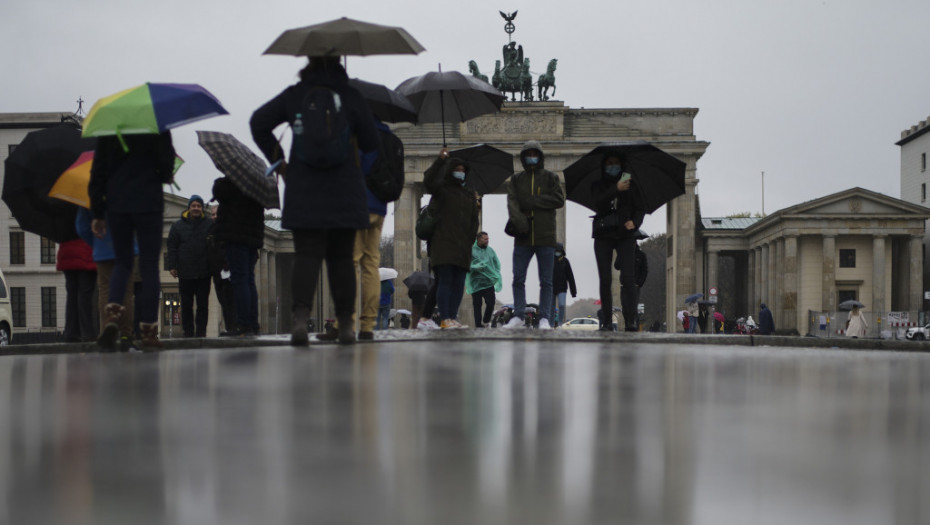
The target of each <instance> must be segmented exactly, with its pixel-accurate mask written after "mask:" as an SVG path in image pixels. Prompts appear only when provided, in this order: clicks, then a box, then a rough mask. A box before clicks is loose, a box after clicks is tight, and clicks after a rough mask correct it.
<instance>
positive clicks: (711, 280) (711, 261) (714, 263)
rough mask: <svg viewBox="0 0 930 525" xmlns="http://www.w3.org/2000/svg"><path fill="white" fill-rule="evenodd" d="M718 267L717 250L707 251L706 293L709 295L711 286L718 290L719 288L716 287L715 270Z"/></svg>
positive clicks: (718, 253) (718, 254)
mask: <svg viewBox="0 0 930 525" xmlns="http://www.w3.org/2000/svg"><path fill="white" fill-rule="evenodd" d="M719 267H720V252H719V251H717V250H707V289H706V291H707V292H708V293H710V288H711V286H715V287H717V289H718V290H719V289H720V287H719V286H717V285H718V284H720V283H718V282H717V269H718V268H719Z"/></svg>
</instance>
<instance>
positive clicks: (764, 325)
mask: <svg viewBox="0 0 930 525" xmlns="http://www.w3.org/2000/svg"><path fill="white" fill-rule="evenodd" d="M773 332H775V318H774V317H772V311H771V310H769V308H768V307H767V306H765V303H761V304H760V305H759V335H772V333H773Z"/></svg>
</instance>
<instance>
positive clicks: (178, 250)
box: [168, 195, 213, 337]
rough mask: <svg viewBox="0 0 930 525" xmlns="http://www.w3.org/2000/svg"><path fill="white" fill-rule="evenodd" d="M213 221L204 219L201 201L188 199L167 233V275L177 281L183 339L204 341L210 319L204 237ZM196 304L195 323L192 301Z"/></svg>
mask: <svg viewBox="0 0 930 525" xmlns="http://www.w3.org/2000/svg"><path fill="white" fill-rule="evenodd" d="M212 227H213V219H208V218H207V217H206V216H205V215H204V203H203V198H202V197H201V196H200V195H191V198H190V199H188V201H187V209H186V210H184V211H183V212H181V218H180V219H178V220H177V221H175V222H174V224H172V225H171V229H170V230H169V231H168V272H169V273H170V274H171V276H172V277H174V278H175V279H177V280H178V293H180V295H181V328H182V329H183V330H184V337H194V336H196V337H206V335H207V319H208V318H209V315H210V307H209V303H210V259H209V257H208V254H207V234H208V233H209V232H210V229H211V228H212ZM195 300H196V302H197V307H196V322H195V319H194V301H195Z"/></svg>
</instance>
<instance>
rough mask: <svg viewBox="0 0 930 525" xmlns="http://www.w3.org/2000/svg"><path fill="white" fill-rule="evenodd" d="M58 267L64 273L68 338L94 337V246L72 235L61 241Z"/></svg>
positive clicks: (86, 338)
mask: <svg viewBox="0 0 930 525" xmlns="http://www.w3.org/2000/svg"><path fill="white" fill-rule="evenodd" d="M55 269H56V270H58V271H60V272H63V273H64V274H65V293H66V299H65V301H66V302H65V331H64V334H63V335H64V338H65V342H68V343H78V342H84V341H93V340H94V339H96V337H97V330H96V328H95V327H94V290H95V288H96V281H97V265H96V264H95V263H94V250H93V248H91V246H90V244H88V243H87V242H85V241H84V240H83V239H72V240H70V241H65V242H63V243H61V244H59V245H58V253H57V254H56V256H55Z"/></svg>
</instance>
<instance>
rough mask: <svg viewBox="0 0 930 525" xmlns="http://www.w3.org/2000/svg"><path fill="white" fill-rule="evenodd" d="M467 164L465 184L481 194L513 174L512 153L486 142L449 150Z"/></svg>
mask: <svg viewBox="0 0 930 525" xmlns="http://www.w3.org/2000/svg"><path fill="white" fill-rule="evenodd" d="M449 156H450V157H455V158H459V159H462V160H464V161H465V162H467V163H468V165H469V170H468V178H467V179H465V186H466V187H467V188H469V189H471V190H473V191H476V192H478V193H479V194H481V195H485V194H487V193H491V192H493V191H494V190H496V189H497V188H498V187H499V186H500V185H501V184H503V183H504V181H505V180H507V178H508V177H510V176H511V175H513V155H511V154H510V153H507V152H506V151H502V150H499V149H497V148H495V147H494V146H489V145H487V144H478V145H477V146H472V147H470V148H464V149H457V150H455V151H450V152H449Z"/></svg>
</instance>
